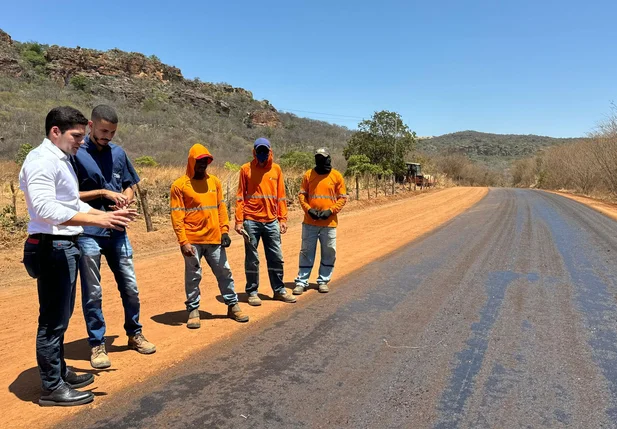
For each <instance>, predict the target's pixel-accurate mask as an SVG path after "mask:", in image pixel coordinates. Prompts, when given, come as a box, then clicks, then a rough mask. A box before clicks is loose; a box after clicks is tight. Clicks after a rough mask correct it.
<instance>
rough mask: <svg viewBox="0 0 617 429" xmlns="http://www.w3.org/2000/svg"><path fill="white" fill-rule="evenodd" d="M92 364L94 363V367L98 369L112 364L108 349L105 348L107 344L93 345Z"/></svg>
mask: <svg viewBox="0 0 617 429" xmlns="http://www.w3.org/2000/svg"><path fill="white" fill-rule="evenodd" d="M90 365H92V368H96V369H104V368H109V367H110V366H111V361H110V360H109V356H107V350H105V344H99V345H98V346H94V347H92V350H91V353H90Z"/></svg>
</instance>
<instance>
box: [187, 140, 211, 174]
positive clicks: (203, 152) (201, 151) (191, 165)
mask: <svg viewBox="0 0 617 429" xmlns="http://www.w3.org/2000/svg"><path fill="white" fill-rule="evenodd" d="M201 158H208V165H210V163H211V162H212V160H213V159H214V157H213V156H212V154H210V151H209V150H208V149H206V147H205V146H204V145H202V144H200V143H197V144H194V145H193V146H192V147H191V149H190V150H189V159H188V162H187V164H186V175H187V176H189V178H190V179H192V178H193V176H194V175H195V161H197V160H198V159H201Z"/></svg>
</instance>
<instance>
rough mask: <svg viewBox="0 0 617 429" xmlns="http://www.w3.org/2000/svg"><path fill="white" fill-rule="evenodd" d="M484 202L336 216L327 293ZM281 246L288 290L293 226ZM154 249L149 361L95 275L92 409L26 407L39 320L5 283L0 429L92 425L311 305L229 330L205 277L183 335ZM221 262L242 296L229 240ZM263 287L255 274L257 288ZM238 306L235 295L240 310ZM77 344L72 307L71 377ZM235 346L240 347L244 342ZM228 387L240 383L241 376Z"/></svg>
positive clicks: (448, 200) (175, 280)
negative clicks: (103, 341) (97, 349)
mask: <svg viewBox="0 0 617 429" xmlns="http://www.w3.org/2000/svg"><path fill="white" fill-rule="evenodd" d="M486 193H487V190H486V189H482V188H453V189H447V190H443V191H440V192H435V193H430V194H423V195H420V196H417V197H414V198H410V199H405V200H400V201H396V202H392V203H389V204H386V205H383V206H379V207H371V208H367V209H364V210H356V211H353V212H347V213H345V212H343V214H342V215H341V220H340V229H339V233H338V234H339V238H338V249H339V255H340V256H339V259H338V261H337V267H336V271H335V281H334V283H333V285H332V289H333V290H334V291H336V289H337V288H338V284H339V282H340V284H341V285H342V284H343V282H344V281H345V280H344V279H343V277H344V276H347V275H350V274H352V273H353V272H354V271H356V270H358V269H361V268H362V267H364V266H365V265H366V264H367V263H369V262H371V261H374V260H376V259H378V258H380V257H383V256H384V255H387V254H389V253H391V252H392V251H394V250H396V249H398V248H401V247H402V246H404V245H406V244H407V243H409V242H410V241H411V240H413V239H415V238H417V237H419V236H421V235H423V234H425V233H426V232H428V231H431V230H433V229H435V228H437V227H439V226H440V225H443V224H444V223H446V222H448V221H449V220H451V219H452V218H454V217H455V216H457V215H459V214H461V213H462V212H464V211H465V210H467V209H468V208H469V207H471V206H473V205H474V204H475V203H477V202H478V201H479V200H481V199H482V197H484V196H485V195H486ZM283 240H284V243H283V248H284V252H285V260H286V273H285V278H286V280H287V281H289V282H291V281H292V280H293V278H294V276H295V274H296V272H295V271H296V269H297V255H298V251H299V248H300V224H299V222H295V223H292V224H291V225H290V228H289V231H288V233H287V234H286V235H285V236H284V237H283ZM151 246H154V247H156V246H157V243H151ZM159 247H161V248H162V250H158V251H156V250H154V251H151V252H150V255H149V256H147V257H143V256H142V257H140V255H139V254H138V255H137V257H136V272H137V278H138V282H139V285H140V291H141V301H142V315H141V321H142V323H143V324H144V334H145V335H146V337H147V338H148V339H149V340H151V341H152V342H154V343H155V344H156V345H157V347H158V351H157V353H156V354H154V355H151V356H141V355H138V354H137V353H135V352H133V351H129V350H127V349H126V337H125V335H124V332H123V330H122V324H123V315H122V307H121V303H120V299H119V296H118V293H117V291H115V290H114V288H115V286H114V284H113V282H112V281H111V274H110V273H109V272H108V271H107V272H104V279H103V281H104V311H105V317H106V320H107V324H108V331H107V335H108V344H109V343H111V345H110V346H109V347H108V350H109V351H110V358H111V360H112V367H111V368H110V369H109V370H103V371H91V372H93V373H94V374H96V381H95V383H94V384H93V385H92V386H93V387H92V391H93V392H94V393H95V395H97V397H96V399H95V402H94V403H93V404H92V405H89V406H85V407H80V408H71V409H59V408H54V409H49V408H47V409H46V408H40V407H39V406H38V405H36V404H35V402H36V400H37V399H38V393H39V379H38V373H37V369H36V367H35V359H34V355H35V350H34V337H35V332H36V319H37V311H38V310H37V308H38V306H37V303H36V302H37V300H36V285H35V283H34V282H33V281H31V280H28V281H27V282H25V284H24V281H23V280H21V278H20V280H19V281H17V282H13V283H10V282H9V280H7V279H6V278H5V279H4V280H3V282H4V286H3V287H2V288H0V338H1V339H2V341H1V343H0V359H1V361H2V366H0V380H1V381H0V383H2V384H3V385H4V387H2V388H1V389H0V409H2V410H3V412H2V415H1V416H0V427H3V428H4V427H7V428H17V427H28V428H39V427H48V426H50V425H53V424H55V423H60V422H61V421H63V419H65V418H67V416H70V415H73V414H75V413H78V412H83V411H86V412H87V413H86V414H88V415H89V416H91V417H94V416H99V414H98V412H93V410H98V409H105V404H106V402H113V403H114V404H117V398H124V399H122V400H121V401H123V402H124V401H126V397H125V396H124V395H125V394H124V393H122V392H127V391H133V392H142V391H143V390H142V386H145V385H146V384H148V380H150V379H154V380H158V379H159V378H160V377H161V376H166V375H167V374H170V373H172V372H173V371H175V369H173V367H175V366H176V365H178V364H179V363H181V362H182V361H184V360H185V359H187V358H190V357H194V358H196V359H198V360H199V361H200V362H201V364H203V365H205V366H206V367H212V368H214V367H215V366H216V365H219V364H221V362H219V363H217V362H214V361H210V360H209V358H206V357H205V356H206V354H204V353H210V352H207V351H205V350H209V349H212V350H215V349H217V347H227V346H228V345H229V344H233V343H234V342H235V341H236V340H235V338H236V337H237V336H238V334H241V333H242V332H258V331H259V330H260V329H261V328H262V327H267V326H270V321H269V320H268V319H269V318H272V317H292V315H294V314H295V313H296V312H297V311H306V308H307V306H308V305H310V303H311V302H312V301H316V300H317V299H318V298H320V297H319V296H317V295H318V294H317V293H315V292H314V291H313V292H312V293H308V294H306V295H303V296H302V297H301V301H300V302H299V303H297V304H293V305H290V304H283V303H280V302H274V301H269V300H268V301H264V304H263V305H262V306H261V307H259V308H252V307H248V305H246V304H244V306H245V309H246V310H247V311H248V313H249V315H250V317H251V321H250V322H249V323H248V324H238V323H235V322H232V321H231V320H229V319H227V318H226V317H225V312H226V307H225V306H224V305H223V304H222V303H221V302H220V301H218V300H217V298H218V299H220V297H219V296H218V289H217V288H216V286H215V283H214V279H213V277H212V276H211V275H210V274H207V275H206V276H205V277H204V281H203V283H202V308H201V310H203V312H202V319H205V320H203V321H202V328H201V329H200V330H197V331H192V330H188V329H186V326H185V322H186V312H185V310H184V306H183V301H184V299H185V298H184V286H183V278H184V268H183V267H184V266H183V260H182V256H181V255H180V252H179V251H178V250H177V248H175V247H173V248H171V249H168V248H166V247H165V245H164V244H161V245H160V246H159ZM228 255H229V259H230V263H231V266H232V269H233V271H234V277H235V280H236V285H237V286H236V290H238V291H242V290H243V289H244V275H243V258H244V252H243V248H242V243H241V240H239V239H238V238H235V240H234V242H233V243H232V247H231V248H230V250H229V253H228ZM264 265H265V264H264ZM205 272H206V273H207V272H208V270H207V269H206V270H205ZM265 278H266V275H265V272H263V273H262V279H265ZM347 282H349V280H347ZM341 287H342V286H341ZM354 289H355V287H354V286H353V285H351V286H350V287H349V286H348V287H345V290H346V292H345V293H343V294H342V295H340V296H344V295H345V296H346V295H347V294H348V293H351V292H353V291H354ZM260 292H262V293H264V294H265V295H271V290H269V286H268V284H267V282H266V283H264V284H263V286H262V287H261V288H260ZM265 295H264V298H265V297H266V296H265ZM333 296H336V295H333ZM350 296H352V295H350ZM245 298H246V297H245V296H244V295H241V300H242V299H245ZM78 302H79V294H78ZM294 317H295V316H294ZM285 330H286V331H287V330H289V331H290V332H293V331H294V330H295V329H294V327H293V326H290V325H287V326H286V328H285ZM84 337H85V327H84V323H83V318H82V317H81V308H80V307H79V305H77V307H76V308H75V314H74V316H73V318H72V319H71V325H70V327H69V330H68V332H67V335H66V339H65V343H66V347H65V353H66V356H67V358H68V363H69V365H72V366H73V367H75V368H76V369H78V370H90V365H89V362H88V359H89V349H88V346H87V343H86V340H85V338H84ZM243 338H244V337H243ZM242 341H246V338H245V339H244V340H242ZM207 346H212V347H207ZM202 350H204V351H202ZM197 352H199V353H197ZM196 353H197V354H196ZM227 365H228V367H229V368H236V367H237V365H236V363H235V360H234V359H232V360H230V361H228V364H227ZM224 372H225V371H224ZM236 377H237V378H238V379H244V375H236ZM127 389H129V390H127ZM238 399H239V400H240V398H238ZM240 402H241V400H240ZM114 407H116V405H114ZM78 427H79V426H78Z"/></svg>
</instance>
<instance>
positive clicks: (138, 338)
mask: <svg viewBox="0 0 617 429" xmlns="http://www.w3.org/2000/svg"><path fill="white" fill-rule="evenodd" d="M128 345H129V349H131V350H137V352H139V353H141V354H142V355H149V354H152V353H154V352H155V351H156V346H155V345H154V344H152V343H151V342H150V341H148V340H146V337H144V334H142V333H141V332H139V333H137V334H135V335H129V344H128Z"/></svg>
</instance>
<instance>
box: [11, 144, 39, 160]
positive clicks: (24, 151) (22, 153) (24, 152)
mask: <svg viewBox="0 0 617 429" xmlns="http://www.w3.org/2000/svg"><path fill="white" fill-rule="evenodd" d="M32 149H34V146H32V145H31V144H28V143H24V144H22V145H21V146H19V149H18V150H17V154H16V155H15V162H16V163H17V164H19V165H22V164H23V163H24V161H25V160H26V157H27V156H28V154H29V153H30V151H31V150H32Z"/></svg>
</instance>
